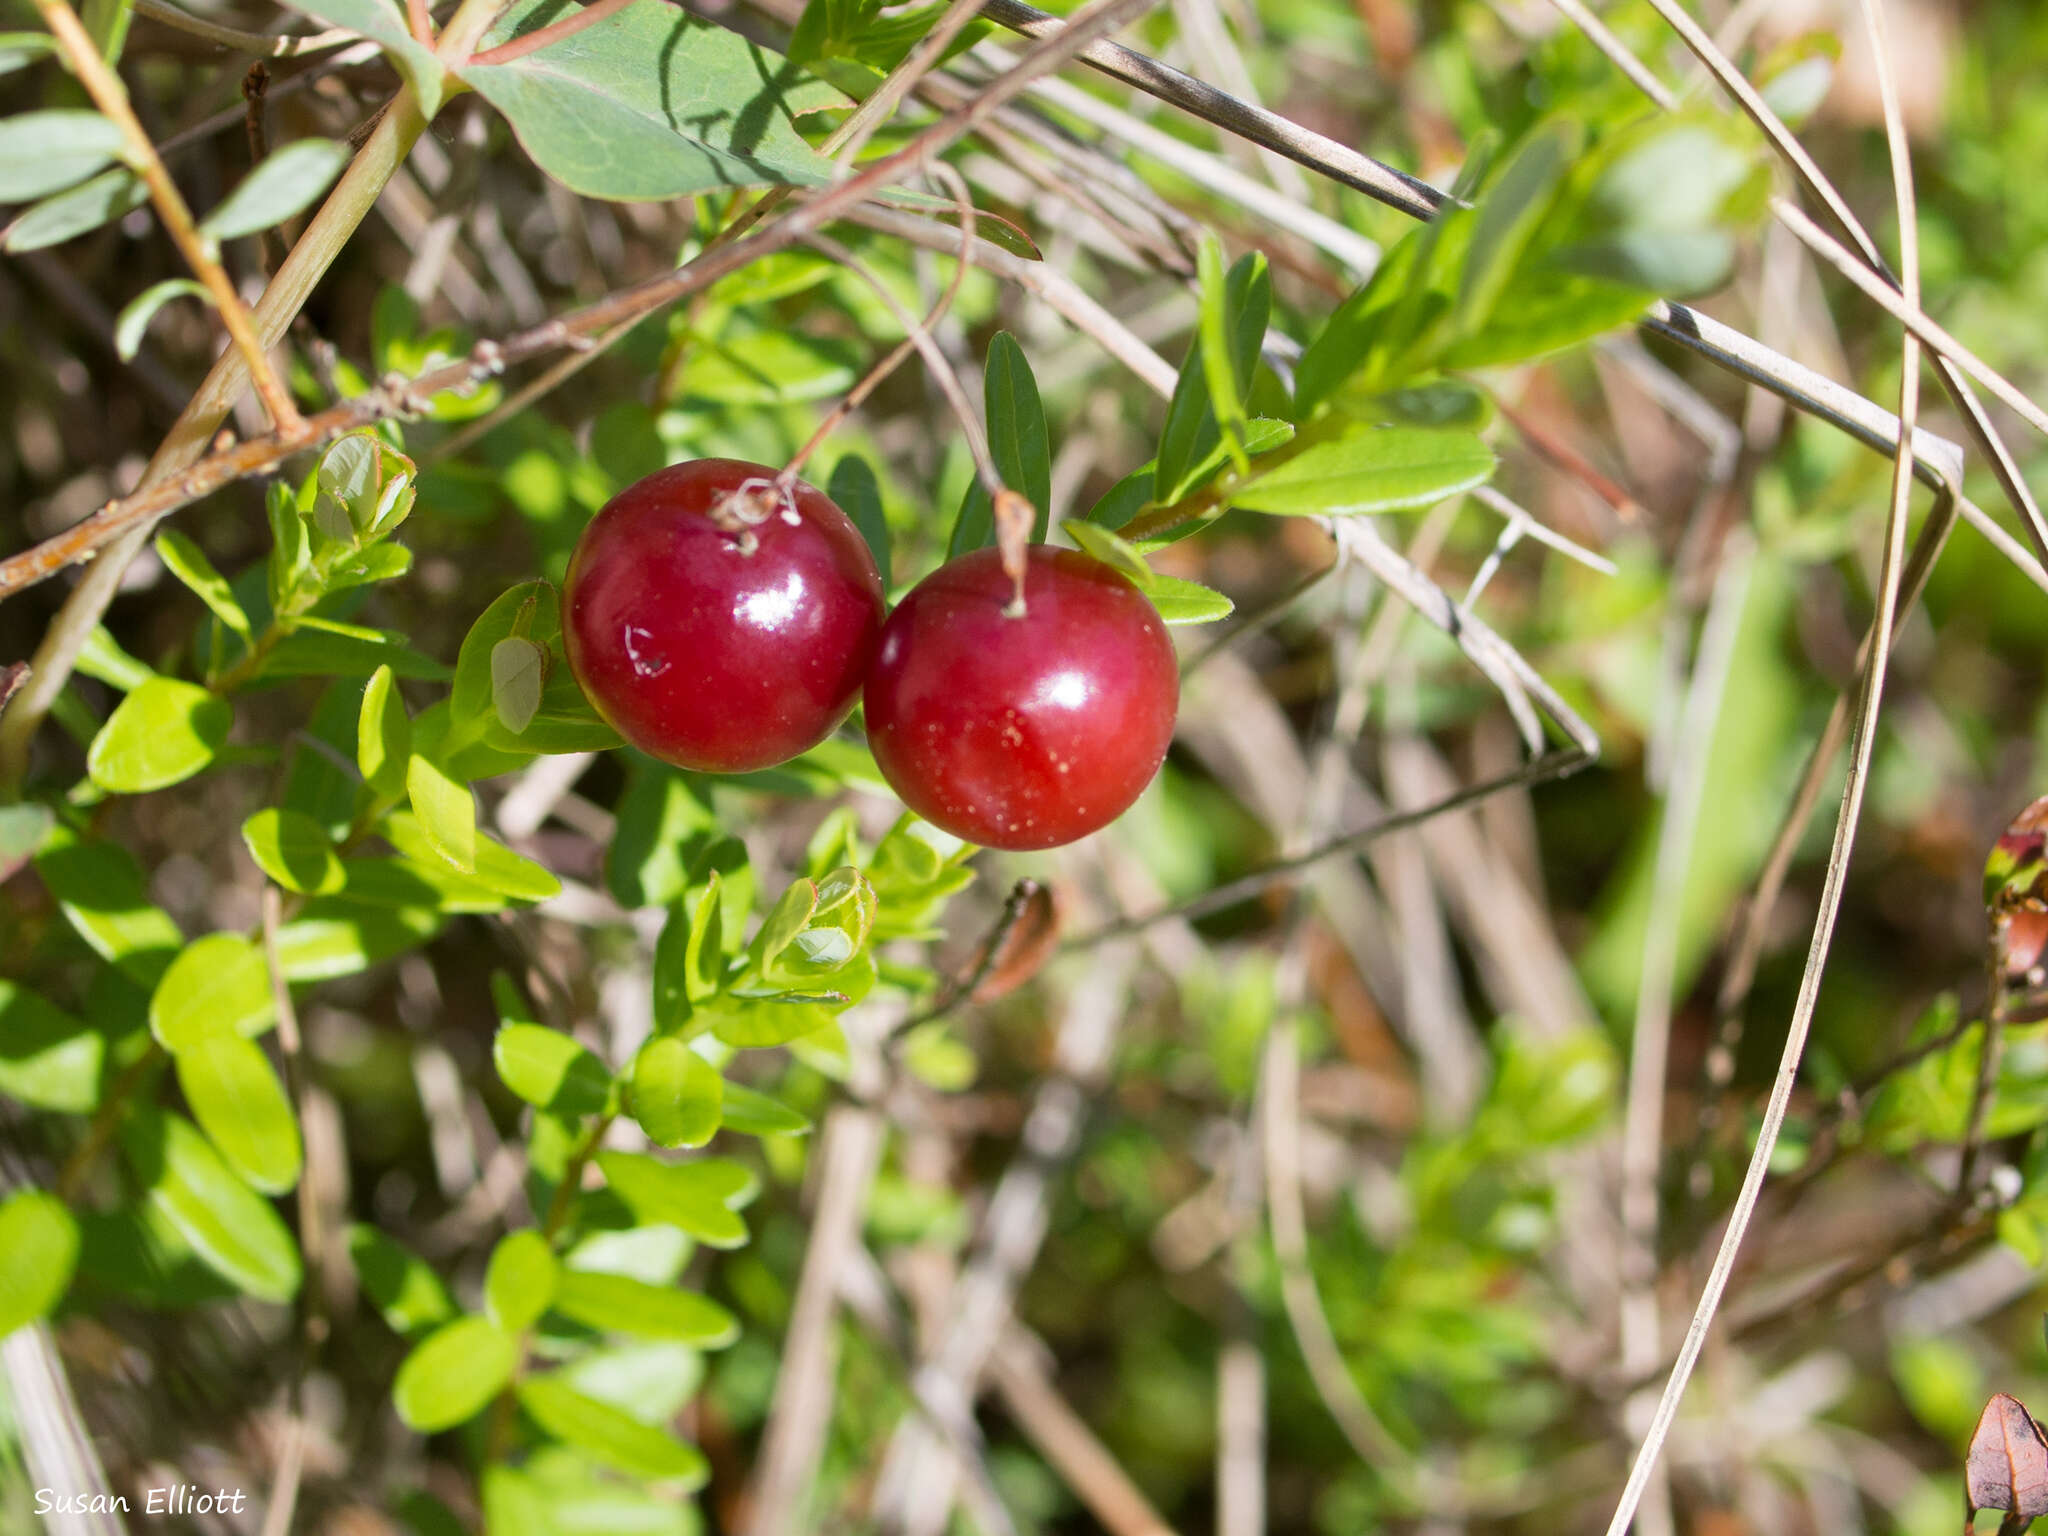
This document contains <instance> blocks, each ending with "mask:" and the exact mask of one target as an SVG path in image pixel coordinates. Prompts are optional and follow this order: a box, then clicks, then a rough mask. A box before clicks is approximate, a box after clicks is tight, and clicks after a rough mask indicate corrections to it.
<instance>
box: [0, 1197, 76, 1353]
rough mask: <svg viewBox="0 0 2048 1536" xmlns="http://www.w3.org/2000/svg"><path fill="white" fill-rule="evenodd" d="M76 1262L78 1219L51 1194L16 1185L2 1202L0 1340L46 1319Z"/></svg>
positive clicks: (0, 1228) (69, 1280)
mask: <svg viewBox="0 0 2048 1536" xmlns="http://www.w3.org/2000/svg"><path fill="white" fill-rule="evenodd" d="M77 1263H78V1223H77V1221H76V1220H74V1219H73V1218H72V1215H71V1210H70V1208H69V1207H68V1206H66V1205H65V1204H64V1202H63V1201H62V1200H59V1199H58V1198H57V1197H56V1196H55V1195H49V1194H45V1193H43V1191H41V1190H39V1189H19V1190H16V1191H15V1192H14V1193H13V1194H11V1195H9V1196H8V1197H7V1199H6V1200H5V1201H4V1202H0V1339H4V1338H5V1337H7V1335H8V1334H10V1333H12V1332H14V1330H15V1329H17V1328H20V1327H22V1326H23V1325H24V1324H27V1323H32V1322H35V1321H36V1320H37V1319H38V1318H42V1317H47V1316H48V1315H49V1313H50V1310H51V1308H53V1307H55V1306H56V1305H57V1303H58V1302H60V1301H62V1300H63V1299H64V1292H65V1291H66V1290H68V1289H69V1288H70V1285H71V1271H72V1269H73V1267H74V1266H76V1264H77Z"/></svg>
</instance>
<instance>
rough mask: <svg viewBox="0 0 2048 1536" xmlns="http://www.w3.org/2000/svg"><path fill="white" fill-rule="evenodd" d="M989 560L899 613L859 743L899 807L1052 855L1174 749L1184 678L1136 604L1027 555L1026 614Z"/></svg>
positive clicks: (932, 585)
mask: <svg viewBox="0 0 2048 1536" xmlns="http://www.w3.org/2000/svg"><path fill="white" fill-rule="evenodd" d="M1014 595H1015V588H1014V586H1013V584H1012V582H1011V580H1010V578H1009V576H1008V575H1006V574H1005V573H1004V571H1003V566H1002V557H1001V556H1000V555H999V554H998V553H997V552H996V551H995V550H993V549H980V550H976V551H975V552H974V553H972V554H970V555H964V556H962V557H961V558H960V559H958V560H955V561H952V562H951V563H950V564H947V565H943V566H941V567H940V568H939V569H938V570H936V571H934V572H933V573H932V574H931V575H929V576H927V577H926V578H925V579H924V580H923V581H921V582H919V583H918V584H917V586H916V587H914V588H913V589H912V590H911V591H910V593H909V595H908V596H906V597H905V598H904V599H903V601H902V602H901V603H899V604H897V606H896V611H895V612H894V613H893V614H891V615H890V616H889V622H888V623H887V624H886V625H885V626H884V627H883V629H882V648H881V651H880V652H879V654H877V656H876V657H875V665H874V670H873V671H871V672H870V673H869V674H868V681H867V687H866V689H865V690H864V692H863V694H862V697H863V699H864V700H865V703H866V710H867V727H868V744H869V746H871V747H872V748H873V749H874V754H875V761H876V763H877V764H879V765H880V767H881V770H882V776H883V777H884V778H886V779H887V780H888V781H889V783H890V785H891V786H892V787H893V788H894V789H895V791H896V793H897V794H898V795H899V796H901V797H902V799H903V803H904V804H905V805H907V806H909V807H910V808H911V809H912V810H914V811H916V812H917V813H918V814H919V815H920V816H922V817H924V818H925V819H926V820H927V821H930V822H933V823H935V824H936V825H938V826H941V827H944V828H945V829H946V830H947V831H948V832H951V833H954V834H955V835H956V836H959V837H964V838H966V839H967V840H968V841H970V842H976V843H983V844H986V845H987V846H989V847H991V848H1014V849H1025V848H1054V847H1058V846H1059V845H1060V844H1061V843H1070V842H1072V841H1073V840H1074V839H1075V838H1077V837H1085V836H1087V835H1088V834H1089V833H1090V832H1093V831H1094V830H1095V829H1096V828H1098V827H1102V826H1106V825H1108V824H1109V823H1110V822H1112V821H1114V820H1116V818H1117V817H1118V816H1120V815H1122V814H1123V813H1124V811H1125V810H1126V809H1128V808H1129V806H1130V804H1131V802H1132V801H1133V800H1136V799H1137V798H1138V796H1139V795H1140V794H1141V793H1142V792H1143V791H1144V788H1145V786H1146V785H1147V784H1149V783H1151V782H1152V776H1153V774H1155V773H1157V772H1158V771H1159V764H1160V763H1161V762H1162V761H1163V760H1164V759H1165V757H1166V748H1167V745H1168V744H1169V743H1170V742H1171V741H1172V739H1173V718H1174V712H1175V710H1176V709H1177V708H1178V706H1179V703H1180V674H1179V670H1178V668H1177V667H1176V665H1175V661H1174V654H1173V643H1172V642H1171V641H1170V640H1168V639H1167V637H1166V626H1165V625H1164V624H1163V623H1162V622H1160V618H1159V614H1158V612H1157V611H1156V610H1155V609H1154V608H1153V606H1152V604H1151V603H1150V602H1149V601H1147V600H1146V598H1145V595H1144V594H1143V593H1142V592H1140V591H1139V590H1138V589H1137V588H1136V587H1135V586H1133V585H1132V584H1131V583H1130V582H1129V581H1127V580H1126V579H1125V578H1124V577H1123V576H1121V575H1119V574H1118V573H1117V572H1116V571H1113V570H1111V569H1110V568H1109V567H1108V566H1106V565H1104V564H1103V563H1102V562H1101V561H1099V560H1094V559H1091V558H1089V557H1088V556H1087V555H1083V554H1079V553H1077V552H1075V551H1073V550H1069V549H1054V548H1051V547H1050V546H1047V545H1042V544H1041V545H1034V546H1033V547H1032V549H1031V551H1030V554H1029V558H1028V562H1027V564H1026V567H1025V573H1024V602H1025V611H1024V613H1022V614H1021V615H1016V616H1012V615H1010V614H1009V613H1008V612H1007V611H1006V610H1007V609H1008V607H1009V606H1010V603H1011V600H1012V598H1013V597H1014Z"/></svg>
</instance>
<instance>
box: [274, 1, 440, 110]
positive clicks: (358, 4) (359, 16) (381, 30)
mask: <svg viewBox="0 0 2048 1536" xmlns="http://www.w3.org/2000/svg"><path fill="white" fill-rule="evenodd" d="M292 8H293V9H294V10H297V11H301V12H303V13H304V14H306V15H308V16H311V17H313V18H314V19H315V20H317V21H324V22H326V23H327V25H329V26H330V27H346V28H347V29H348V30H349V31H351V32H359V33H361V34H362V35H363V36H364V37H367V38H369V39H370V40H371V41H372V42H374V43H376V44H377V45H378V46H379V47H380V48H382V49H383V50H384V51H385V52H386V53H387V54H389V55H390V56H391V62H392V65H393V66H394V67H395V68H396V69H397V70H398V73H399V74H400V75H401V76H402V77H404V79H405V80H406V82H407V83H408V84H410V85H411V86H412V89H413V95H414V96H415V97H416V98H417V99H418V101H419V107H420V113H421V115H422V116H423V117H425V118H427V119H429V120H431V119H432V118H433V116H434V114H435V113H436V112H438V111H440V110H441V98H442V96H443V95H444V94H445V93H446V91H447V76H446V72H445V71H444V70H443V69H442V67H441V61H440V60H439V59H437V58H435V57H434V51H433V49H431V48H428V47H426V46H425V45H423V44H421V43H419V42H417V41H415V40H414V38H413V35H412V33H411V32H410V31H409V30H407V27H406V24H405V13H404V11H403V10H401V9H400V8H399V7H397V6H394V5H392V4H390V3H389V0H292Z"/></svg>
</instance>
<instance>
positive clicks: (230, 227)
mask: <svg viewBox="0 0 2048 1536" xmlns="http://www.w3.org/2000/svg"><path fill="white" fill-rule="evenodd" d="M348 160H349V148H348V146H347V145H346V144H337V143H335V142H334V141H333V140H331V139H296V140H294V141H293V142H291V143H290V144H287V145H285V146H284V147H283V148H282V149H278V150H273V151H272V152H271V153H270V154H269V155H267V156H265V157H264V158H263V159H262V160H261V161H260V162H258V164H257V166H256V168H255V169H254V170H252V171H251V172H249V174H248V175H246V176H244V177H243V178H242V179H241V181H240V182H239V183H238V184H237V185H236V187H235V190H234V191H232V192H230V193H229V194H228V195H227V196H226V197H225V198H223V199H222V200H221V202H220V205H219V206H218V207H216V208H215V209H214V210H213V212H211V213H209V214H208V215H207V216H206V217H205V218H204V219H201V220H200V221H199V232H200V233H201V234H203V235H208V236H211V237H212V238H213V239H215V240H232V239H235V238H236V237H237V236H240V235H253V234H255V233H256V232H257V231H258V230H261V229H269V228H270V227H271V226H272V225H273V224H282V223H283V222H284V221H285V220H286V219H289V218H291V217H292V216H293V215H294V214H296V213H298V212H300V211H301V210H302V209H304V208H306V207H308V206H309V205H310V204H311V203H312V202H313V200H314V199H315V198H317V197H318V196H319V195H320V194H321V193H323V192H325V191H326V190H327V189H328V187H329V186H330V185H332V184H333V181H334V178H335V177H337V176H339V175H340V174H341V168H342V167H343V166H344V165H347V164H348Z"/></svg>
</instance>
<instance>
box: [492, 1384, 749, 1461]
mask: <svg viewBox="0 0 2048 1536" xmlns="http://www.w3.org/2000/svg"><path fill="white" fill-rule="evenodd" d="M518 1393H519V1406H520V1407H522V1408H524V1409H525V1410H526V1412H527V1414H528V1416H529V1417H531V1418H532V1420H533V1421H534V1423H536V1424H538V1425H539V1426H540V1427H541V1428H542V1429H544V1430H546V1431H547V1432H548V1433H549V1434H550V1435H553V1436H554V1437H555V1438H556V1439H557V1440H562V1441H566V1442H567V1443H568V1444H570V1445H573V1446H576V1447H577V1448H578V1449H580V1450H584V1451H588V1452H589V1453H590V1454H591V1455H592V1456H594V1457H596V1458H597V1459H598V1460H599V1461H602V1462H603V1463H605V1465H607V1466H610V1467H615V1468H617V1469H618V1470H619V1471H621V1472H624V1473H627V1474H628V1475H630V1476H633V1477H654V1478H661V1479H663V1480H664V1481H676V1482H682V1483H685V1484H687V1485H688V1486H690V1487H692V1488H694V1487H697V1486H699V1485H700V1484H702V1483H703V1482H704V1481H705V1480H706V1479H707V1478H708V1477H709V1476H710V1473H711V1467H710V1463H708V1462H707V1461H705V1459H704V1453H703V1452H701V1451H699V1450H697V1449H696V1447H694V1446H689V1445H685V1444H683V1442H682V1441H680V1440H678V1439H676V1438H675V1436H673V1435H671V1434H669V1433H668V1432H667V1431H665V1430H661V1429H657V1428H655V1427H654V1426H653V1425H651V1424H644V1423H642V1422H641V1421H640V1420H638V1419H636V1418H634V1417H633V1416H632V1415H631V1414H628V1413H622V1412H620V1411H619V1410H618V1409H616V1408H614V1407H612V1406H611V1405H610V1404H609V1403H600V1402H598V1401H597V1400H596V1399H595V1398H591V1397H586V1396H584V1395H583V1394H582V1393H581V1392H578V1391H577V1390H576V1389H575V1388H574V1387H572V1386H570V1385H569V1384H568V1383H567V1382H565V1381H563V1380H562V1379H561V1378H559V1377H556V1376H529V1377H527V1378H526V1379H525V1380H524V1381H522V1382H520V1383H519V1386H518Z"/></svg>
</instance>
